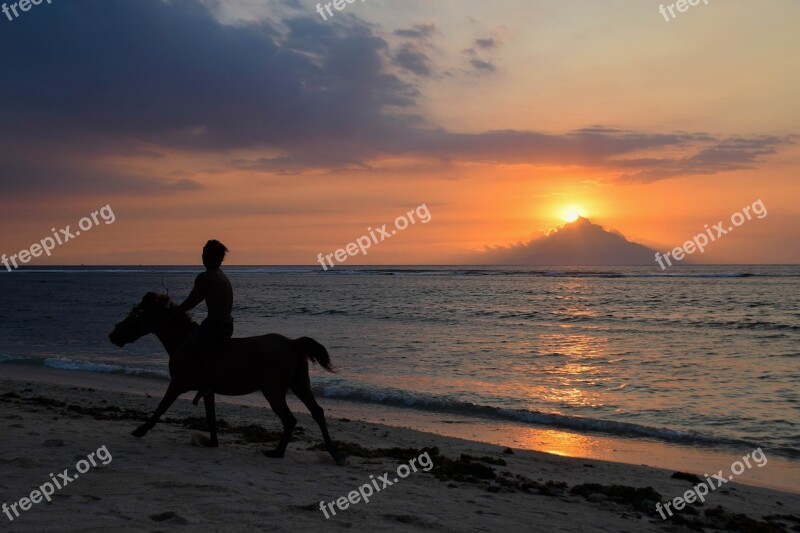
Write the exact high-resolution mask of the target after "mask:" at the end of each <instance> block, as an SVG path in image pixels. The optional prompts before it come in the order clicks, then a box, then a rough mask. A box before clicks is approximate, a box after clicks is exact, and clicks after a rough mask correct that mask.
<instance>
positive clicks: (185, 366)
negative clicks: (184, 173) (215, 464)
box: [109, 240, 344, 464]
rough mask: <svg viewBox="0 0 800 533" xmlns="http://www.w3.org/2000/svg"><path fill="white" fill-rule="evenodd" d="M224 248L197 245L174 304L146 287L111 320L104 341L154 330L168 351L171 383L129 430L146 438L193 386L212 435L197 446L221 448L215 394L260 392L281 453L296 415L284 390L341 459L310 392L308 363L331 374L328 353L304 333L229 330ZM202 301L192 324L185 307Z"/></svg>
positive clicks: (124, 340) (230, 296) (229, 289)
mask: <svg viewBox="0 0 800 533" xmlns="http://www.w3.org/2000/svg"><path fill="white" fill-rule="evenodd" d="M227 252H228V249H227V248H226V247H225V245H223V244H222V243H221V242H219V241H216V240H211V241H208V242H207V243H206V245H205V247H203V265H204V266H205V268H206V270H205V272H202V273H200V274H199V275H198V276H197V278H196V279H195V282H194V287H193V288H192V291H191V293H190V294H189V296H188V297H187V298H186V300H184V301H183V303H181V304H180V305H176V304H175V303H174V302H172V301H171V300H170V298H169V296H167V295H164V294H156V293H153V292H148V293H147V294H145V296H144V298H142V301H141V302H140V303H139V304H138V305H136V306H135V307H134V308H133V309H132V310H131V312H130V313H129V314H128V316H127V317H126V318H125V319H124V320H123V321H122V322H120V323H118V324H116V326H115V327H114V331H112V332H111V334H110V335H109V339H110V340H111V342H112V343H114V344H115V345H117V346H120V347H122V346H124V345H125V344H128V343H132V342H135V341H136V340H138V339H140V338H141V337H143V336H145V335H147V334H150V333H152V334H154V335H155V336H156V337H158V339H159V340H160V341H161V343H162V344H163V346H164V348H165V350H166V351H167V353H168V354H169V373H170V378H171V380H170V383H169V386H168V387H167V392H166V393H165V394H164V398H163V399H162V400H161V402H160V403H159V404H158V407H157V408H156V410H155V412H154V413H153V415H152V416H151V417H150V418H149V419H148V420H147V422H145V423H144V424H142V425H141V426H139V427H138V428H136V430H134V431H133V435H134V436H136V437H144V436H145V435H146V434H147V432H148V431H150V430H151V429H153V427H155V424H156V422H157V421H158V420H159V418H161V416H162V415H163V414H164V413H165V412H166V411H167V409H169V407H170V406H171V405H172V404H173V403H174V402H175V400H177V399H178V397H179V396H180V395H181V394H184V393H186V392H189V391H197V394H196V395H195V397H194V400H193V402H194V403H195V405H197V403H198V402H199V400H200V398H202V399H203V403H204V405H205V410H206V422H207V424H208V428H209V432H210V439H209V440H208V441H206V442H204V443H203V444H204V445H206V446H208V447H217V446H219V441H218V439H217V425H216V412H215V406H214V395H215V394H222V395H225V396H242V395H245V394H250V393H253V392H256V391H261V393H262V394H263V395H264V397H265V398H266V399H267V401H268V402H269V405H270V407H271V408H272V410H273V411H274V412H275V414H276V415H278V417H279V418H280V420H281V423H282V424H283V434H282V435H281V438H280V441H279V442H278V446H277V448H275V449H274V450H269V451H265V452H264V454H265V455H267V456H268V457H283V456H284V454H285V452H286V447H287V445H288V444H289V440H290V439H291V435H292V431H293V430H294V428H295V426H296V425H297V419H296V418H295V417H294V415H293V414H292V412H291V411H290V410H289V406H288V405H287V404H286V394H287V392H288V391H289V389H291V390H292V392H294V393H295V395H296V396H297V397H298V398H299V399H300V401H302V402H303V404H305V406H306V407H307V408H308V410H309V411H310V412H311V416H312V417H313V418H314V420H315V421H316V422H317V424H318V425H319V427H320V430H321V431H322V437H323V439H324V440H325V445H326V446H327V449H328V451H329V452H330V454H331V456H332V457H333V459H334V460H335V461H336V463H337V464H343V462H344V457H343V456H342V455H341V454H340V453H339V452H338V449H337V447H336V444H335V443H334V442H333V441H332V440H331V437H330V435H329V433H328V427H327V423H326V422H325V414H324V412H323V409H322V407H320V406H319V405H318V404H317V402H316V400H315V399H314V395H313V394H312V392H311V380H310V377H309V373H308V366H309V360H310V361H312V362H314V363H319V364H320V365H321V366H322V368H324V369H326V370H328V371H331V372H332V371H333V367H332V366H331V360H330V356H329V355H328V351H327V350H326V349H325V347H324V346H322V345H321V344H320V343H318V342H317V341H315V340H314V339H311V338H309V337H301V338H299V339H289V338H287V337H284V336H283V335H278V334H276V333H271V334H267V335H261V336H258V337H245V338H231V337H232V335H233V317H232V315H231V311H232V308H233V289H232V287H231V283H230V281H229V280H228V277H227V276H226V275H225V272H223V270H222V268H221V266H222V262H223V261H224V259H225V254H226V253H227ZM203 301H205V302H206V306H207V308H208V316H207V317H206V319H205V320H203V322H202V323H201V324H199V325H198V324H196V323H195V322H194V321H193V320H192V319H191V318H190V317H189V315H188V311H189V310H191V309H193V308H195V307H196V306H197V305H198V304H200V303H201V302H203Z"/></svg>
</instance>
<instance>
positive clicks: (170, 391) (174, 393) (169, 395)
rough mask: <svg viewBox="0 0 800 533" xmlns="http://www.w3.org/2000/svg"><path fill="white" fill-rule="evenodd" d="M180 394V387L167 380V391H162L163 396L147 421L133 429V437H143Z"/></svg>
mask: <svg viewBox="0 0 800 533" xmlns="http://www.w3.org/2000/svg"><path fill="white" fill-rule="evenodd" d="M180 395H181V390H180V387H178V386H177V385H175V382H174V381H170V382H169V387H167V392H166V393H164V398H163V399H162V400H161V403H159V404H158V407H156V411H155V412H154V413H153V416H151V417H150V418H149V419H148V420H147V422H145V423H144V424H142V425H141V426H139V427H138V428H136V429H135V430H133V436H134V437H144V436H145V435H147V432H148V431H150V430H151V429H153V428H154V427H155V425H156V422H158V419H159V418H161V415H163V414H164V413H166V412H167V409H169V407H170V406H171V405H172V404H173V403H175V400H177V399H178V396H180Z"/></svg>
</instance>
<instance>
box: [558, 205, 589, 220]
mask: <svg viewBox="0 0 800 533" xmlns="http://www.w3.org/2000/svg"><path fill="white" fill-rule="evenodd" d="M585 216H586V214H585V211H584V210H583V208H582V207H580V206H576V205H571V206H569V207H567V208H565V209H564V211H562V213H561V218H563V219H564V220H565V221H566V222H575V221H576V220H578V217H585Z"/></svg>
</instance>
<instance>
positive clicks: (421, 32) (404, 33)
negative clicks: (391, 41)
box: [394, 24, 436, 40]
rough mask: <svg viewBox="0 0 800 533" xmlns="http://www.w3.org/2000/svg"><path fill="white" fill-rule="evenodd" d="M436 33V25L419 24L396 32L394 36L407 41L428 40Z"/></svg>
mask: <svg viewBox="0 0 800 533" xmlns="http://www.w3.org/2000/svg"><path fill="white" fill-rule="evenodd" d="M435 33H436V25H435V24H417V25H416V26H414V27H413V28H407V29H400V30H395V32H394V34H395V35H397V36H399V37H405V38H407V39H421V40H424V39H427V38H428V37H431V36H433V35H434V34H435Z"/></svg>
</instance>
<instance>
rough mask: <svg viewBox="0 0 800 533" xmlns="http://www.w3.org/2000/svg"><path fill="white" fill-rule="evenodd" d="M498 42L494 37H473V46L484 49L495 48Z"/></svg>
mask: <svg viewBox="0 0 800 533" xmlns="http://www.w3.org/2000/svg"><path fill="white" fill-rule="evenodd" d="M498 45H499V43H498V42H497V40H496V39H475V46H477V47H478V48H482V49H484V50H491V49H493V48H497V46H498Z"/></svg>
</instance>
